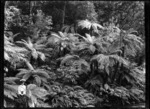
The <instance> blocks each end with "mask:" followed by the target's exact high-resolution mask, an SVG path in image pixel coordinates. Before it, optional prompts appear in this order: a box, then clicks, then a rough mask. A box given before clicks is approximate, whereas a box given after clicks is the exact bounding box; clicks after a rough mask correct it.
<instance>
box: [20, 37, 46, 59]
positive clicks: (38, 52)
mask: <svg viewBox="0 0 150 109" xmlns="http://www.w3.org/2000/svg"><path fill="white" fill-rule="evenodd" d="M17 43H20V44H23V45H24V47H25V48H26V49H27V50H28V51H29V52H31V56H32V57H33V58H35V59H37V58H38V57H40V59H42V60H43V61H44V60H45V55H44V53H42V51H43V50H44V49H45V45H43V44H38V43H32V41H31V39H30V38H28V42H27V41H25V40H23V39H22V41H17Z"/></svg>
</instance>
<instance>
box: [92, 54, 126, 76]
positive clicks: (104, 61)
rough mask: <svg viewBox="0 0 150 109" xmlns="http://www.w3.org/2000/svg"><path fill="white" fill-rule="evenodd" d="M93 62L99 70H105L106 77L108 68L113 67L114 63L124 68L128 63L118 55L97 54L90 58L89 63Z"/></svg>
mask: <svg viewBox="0 0 150 109" xmlns="http://www.w3.org/2000/svg"><path fill="white" fill-rule="evenodd" d="M94 60H96V61H97V62H98V63H99V69H102V70H105V71H106V73H107V74H108V75H109V67H112V66H113V65H115V64H116V62H119V63H120V64H123V65H124V66H129V62H128V61H127V60H126V59H124V58H122V57H120V56H118V55H104V54H98V55H95V56H93V57H92V59H91V61H94Z"/></svg>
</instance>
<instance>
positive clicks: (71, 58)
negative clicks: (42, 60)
mask: <svg viewBox="0 0 150 109" xmlns="http://www.w3.org/2000/svg"><path fill="white" fill-rule="evenodd" d="M78 59H79V56H78V55H70V54H68V55H66V56H64V57H61V58H59V59H58V60H61V65H63V64H65V63H66V62H68V61H70V60H78Z"/></svg>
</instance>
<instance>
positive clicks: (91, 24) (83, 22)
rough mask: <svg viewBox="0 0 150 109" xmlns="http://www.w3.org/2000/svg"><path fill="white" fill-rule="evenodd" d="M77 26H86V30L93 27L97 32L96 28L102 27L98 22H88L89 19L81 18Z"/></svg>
mask: <svg viewBox="0 0 150 109" xmlns="http://www.w3.org/2000/svg"><path fill="white" fill-rule="evenodd" d="M78 26H79V27H81V28H82V29H83V28H87V29H88V30H90V29H93V30H94V31H95V32H98V28H99V29H104V27H103V26H101V25H100V24H98V23H95V22H90V21H89V20H87V19H86V20H81V21H79V22H78Z"/></svg>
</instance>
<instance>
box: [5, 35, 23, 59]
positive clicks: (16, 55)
mask: <svg viewBox="0 0 150 109" xmlns="http://www.w3.org/2000/svg"><path fill="white" fill-rule="evenodd" d="M25 52H26V50H25V49H23V48H21V47H17V46H15V45H14V44H13V43H11V42H10V41H9V39H8V38H7V37H6V36H4V58H5V60H8V61H15V60H16V61H17V60H24V59H25V54H24V53H25Z"/></svg>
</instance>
